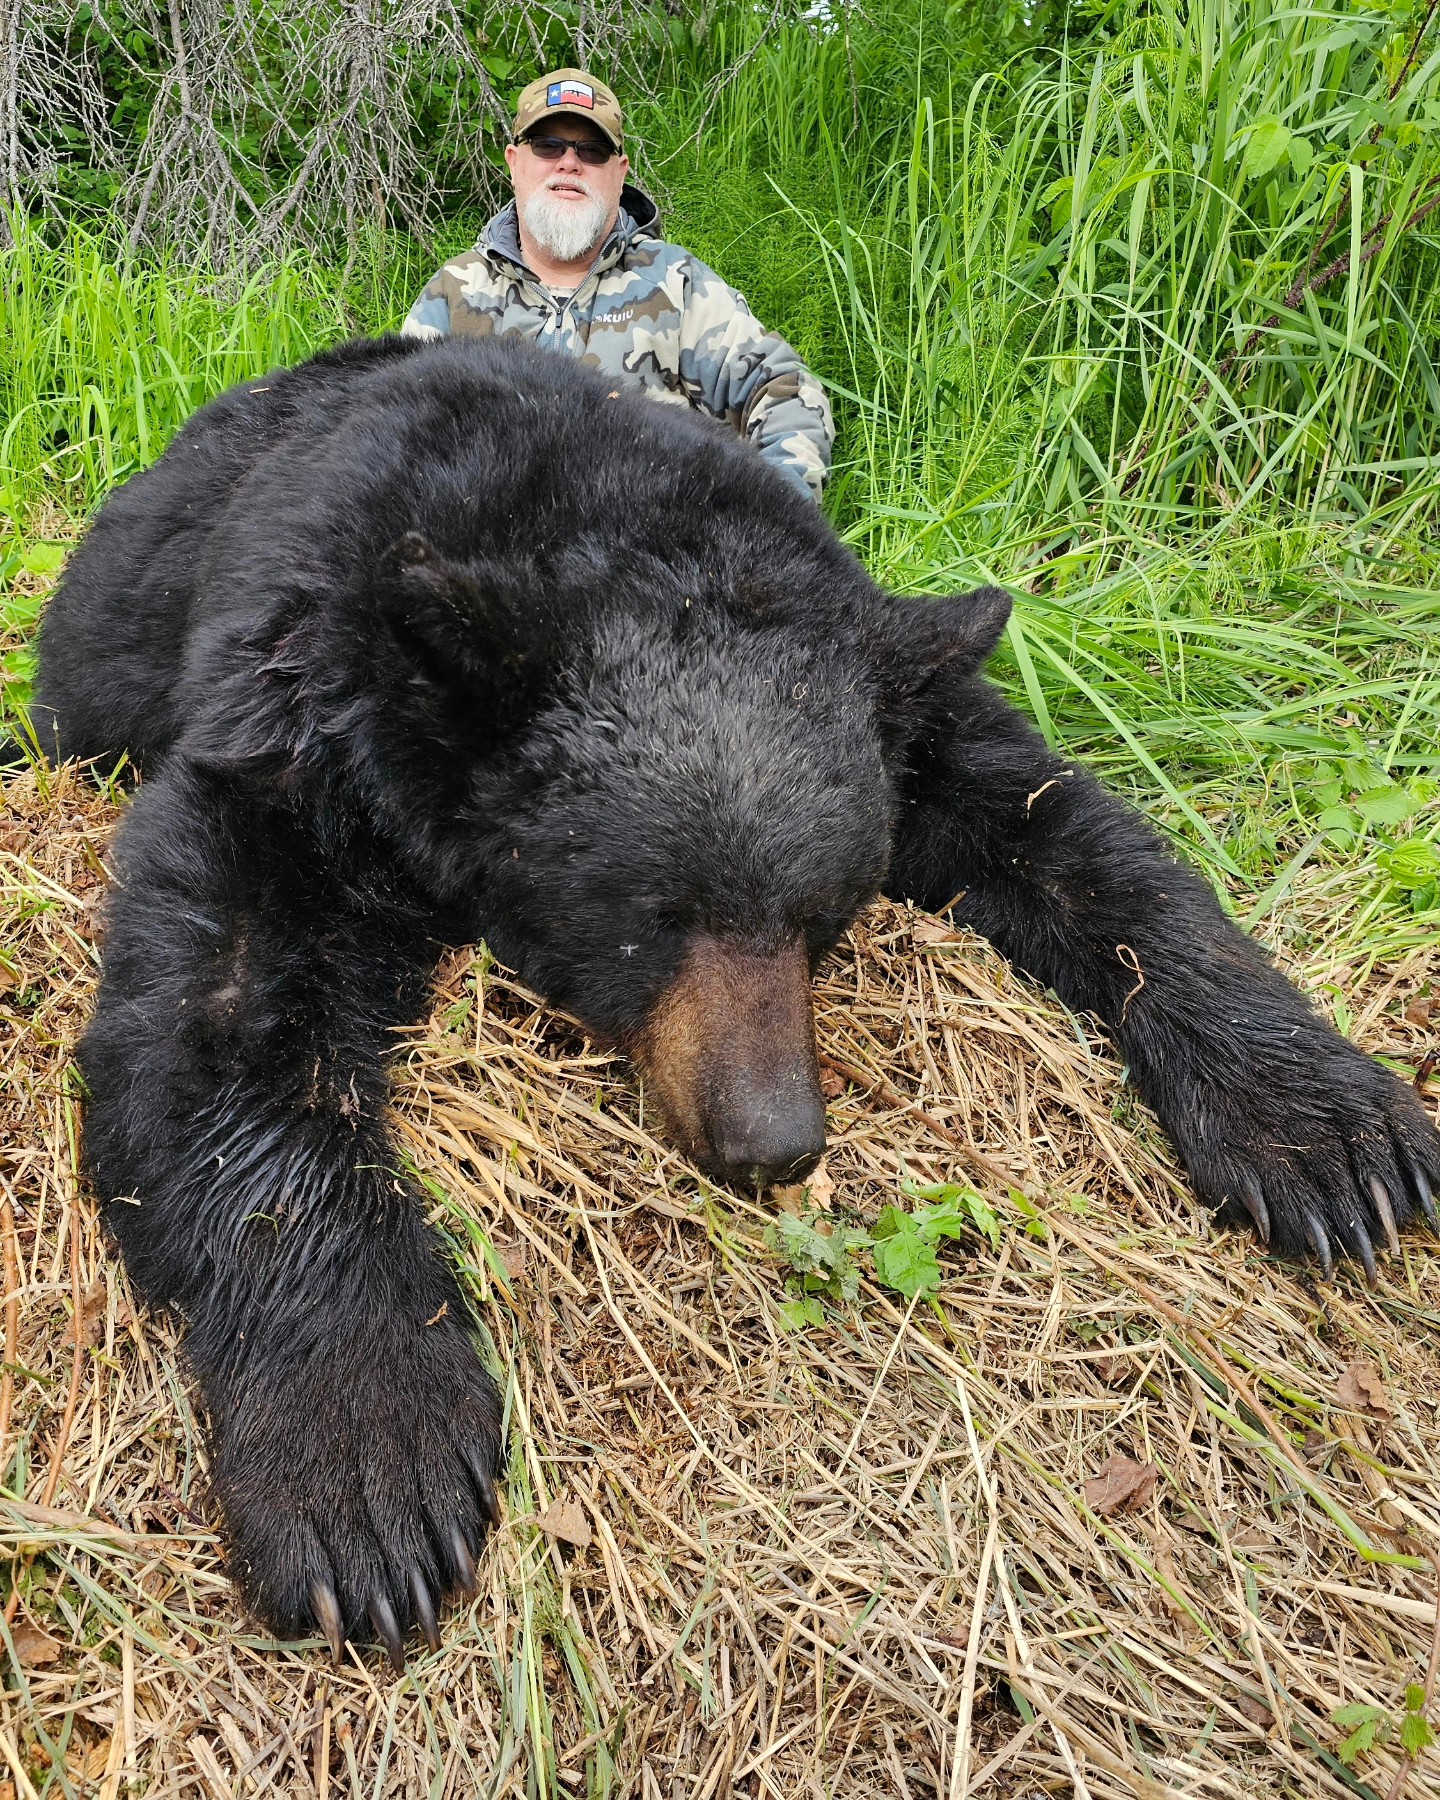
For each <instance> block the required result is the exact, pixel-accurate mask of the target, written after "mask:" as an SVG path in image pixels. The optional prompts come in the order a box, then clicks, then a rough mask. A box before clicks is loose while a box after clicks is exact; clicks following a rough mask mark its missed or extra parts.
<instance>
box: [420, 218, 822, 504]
mask: <svg viewBox="0 0 1440 1800" xmlns="http://www.w3.org/2000/svg"><path fill="white" fill-rule="evenodd" d="M659 223H660V214H659V211H658V209H657V208H656V205H655V202H654V201H653V200H652V199H651V198H650V196H649V195H648V194H645V193H642V192H641V190H640V189H639V188H637V187H632V186H630V185H628V184H627V186H626V187H625V189H624V192H623V193H622V195H621V204H620V213H619V217H618V218H617V220H616V223H615V229H614V230H613V231H612V232H611V233H610V236H609V237H608V238H607V239H606V240H605V244H604V246H603V248H602V249H601V251H600V254H599V256H597V257H596V259H595V263H594V266H593V267H592V268H591V270H590V273H589V274H588V275H587V276H586V277H585V279H584V281H582V282H581V283H580V285H579V287H578V288H576V289H575V291H574V292H573V293H571V294H559V293H551V291H550V290H549V289H548V288H546V287H544V286H543V285H542V284H541V282H540V281H539V280H538V278H537V277H536V276H535V275H533V274H532V273H531V271H530V270H529V268H528V267H527V266H526V264H525V259H524V256H523V254H522V252H521V249H520V231H519V225H518V222H517V220H516V216H515V202H514V201H513V200H512V201H511V202H510V204H509V205H508V206H507V207H505V209H504V210H503V211H502V212H499V213H497V214H496V216H495V217H494V218H493V219H492V220H491V221H490V223H489V224H488V225H487V226H486V227H485V230H484V231H483V232H482V233H481V236H480V241H479V243H478V244H476V246H475V248H474V249H473V250H467V251H465V252H464V253H463V254H462V255H460V256H457V257H456V258H455V259H454V260H453V261H452V262H448V263H446V265H445V267H444V268H443V269H441V271H440V273H439V274H438V275H437V276H436V277H435V279H434V280H433V281H431V282H430V283H429V285H428V286H427V287H426V289H425V291H424V292H423V293H422V294H421V296H420V298H419V299H418V300H417V301H416V302H415V304H414V306H412V307H411V309H410V312H409V315H408V316H407V318H406V320H405V323H404V325H403V326H402V327H401V332H402V335H403V336H405V337H417V338H438V337H445V336H448V335H450V334H451V333H454V334H455V335H457V336H473V337H490V336H511V335H513V336H516V337H521V338H526V339H528V340H529V341H530V342H532V343H534V344H537V345H539V346H540V348H542V349H545V350H557V351H559V352H560V353H561V354H562V355H565V356H574V357H577V358H578V359H579V360H580V361H581V362H583V363H585V364H587V365H588V366H589V367H590V368H592V369H598V370H600V372H601V373H602V374H605V375H613V376H615V377H617V378H619V379H622V380H624V381H625V382H626V383H627V384H629V385H633V384H637V383H638V385H639V386H640V387H642V388H643V389H644V390H645V392H646V393H648V394H650V395H652V396H653V397H654V398H655V399H656V400H668V401H672V402H677V403H679V404H680V405H682V406H685V405H688V406H692V407H697V408H699V409H701V410H703V411H705V412H708V413H711V414H713V415H714V417H716V418H717V419H723V420H724V421H725V422H726V423H727V424H729V425H731V426H733V427H734V429H735V430H736V431H738V432H739V433H740V434H741V436H742V437H745V438H747V439H748V440H749V441H750V442H751V443H752V444H754V446H755V448H756V449H757V450H758V451H759V452H760V454H761V455H762V456H763V457H764V458H765V459H766V460H767V461H768V462H771V463H773V464H774V465H775V467H776V468H777V469H780V470H782V471H783V472H784V473H785V474H786V475H788V476H789V477H790V479H791V480H792V481H795V482H798V483H799V484H800V485H801V486H802V487H804V488H805V489H806V491H807V492H808V493H809V494H810V495H811V496H812V497H813V498H815V499H816V500H818V499H819V498H820V490H821V489H822V487H823V486H824V484H825V477H826V476H827V475H828V474H829V472H830V452H831V447H832V445H833V444H834V441H835V427H834V424H833V422H832V420H831V417H830V406H829V402H828V401H827V400H826V398H825V393H824V390H823V389H822V388H821V386H820V384H819V382H818V381H816V379H815V377H814V376H813V375H812V374H811V373H810V371H809V370H808V369H807V368H806V367H805V365H804V363H802V362H801V360H800V358H799V357H798V356H797V355H796V354H795V352H794V351H793V350H792V349H791V348H790V346H789V344H787V343H786V342H785V340H784V338H782V337H777V336H776V335H775V333H774V332H771V331H766V330H765V328H764V327H763V326H762V325H761V324H760V321H759V320H758V319H757V318H756V317H755V315H754V313H752V312H751V310H750V308H749V307H748V306H747V305H746V304H745V297H744V295H743V294H738V293H737V292H736V291H735V289H734V288H732V287H729V286H727V285H726V283H725V282H723V281H722V280H721V279H720V277H719V276H718V275H717V274H716V273H715V271H714V270H713V269H708V268H706V266H705V264H704V263H702V262H700V261H699V260H698V259H697V258H695V257H693V256H692V255H691V254H690V252H689V251H688V250H683V249H682V248H681V247H680V246H679V245H678V244H670V243H666V242H665V240H664V239H663V238H662V237H660V236H659Z"/></svg>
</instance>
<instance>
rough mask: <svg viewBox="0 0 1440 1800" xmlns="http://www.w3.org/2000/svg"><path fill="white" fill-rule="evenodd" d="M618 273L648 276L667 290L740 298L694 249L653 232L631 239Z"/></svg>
mask: <svg viewBox="0 0 1440 1800" xmlns="http://www.w3.org/2000/svg"><path fill="white" fill-rule="evenodd" d="M621 271H623V272H625V273H630V272H634V273H636V274H640V273H646V274H649V275H650V276H651V277H652V279H654V280H655V281H656V282H657V283H662V282H663V283H664V285H665V286H667V287H669V286H671V285H672V283H681V284H683V285H684V287H685V288H686V289H688V290H689V291H690V292H692V293H694V292H699V291H702V290H703V291H705V292H709V293H725V294H730V295H733V296H734V297H735V298H736V299H741V296H740V294H739V293H738V292H737V290H736V289H735V288H732V287H731V286H730V285H729V283H728V282H726V281H724V280H722V279H721V277H720V276H719V275H717V274H716V273H715V271H714V270H713V269H712V268H711V267H710V266H709V264H708V263H704V262H702V261H701V260H700V258H699V257H698V256H697V255H696V254H695V252H694V251H693V250H689V249H687V248H686V246H685V245H684V244H677V243H675V242H674V240H673V239H671V238H662V237H659V236H657V235H656V234H655V233H653V232H648V231H646V232H640V233H637V235H636V236H634V237H632V238H631V240H630V242H629V244H628V245H627V246H626V250H625V254H624V256H623V257H622V258H621V260H620V263H619V270H618V271H617V272H621ZM742 304H743V300H742Z"/></svg>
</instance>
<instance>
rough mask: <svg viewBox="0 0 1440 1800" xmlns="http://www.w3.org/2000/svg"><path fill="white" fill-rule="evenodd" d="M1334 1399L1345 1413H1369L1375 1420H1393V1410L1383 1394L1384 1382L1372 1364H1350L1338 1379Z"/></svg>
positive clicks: (1386, 1395) (1361, 1362)
mask: <svg viewBox="0 0 1440 1800" xmlns="http://www.w3.org/2000/svg"><path fill="white" fill-rule="evenodd" d="M1335 1398H1336V1399H1337V1400H1338V1401H1339V1402H1340V1404H1341V1406H1343V1407H1344V1408H1345V1410H1346V1411H1347V1412H1362V1413H1369V1414H1370V1416H1371V1417H1372V1418H1375V1419H1393V1418H1394V1417H1395V1409H1394V1408H1393V1407H1392V1406H1391V1404H1390V1397H1389V1395H1388V1394H1387V1393H1386V1392H1385V1382H1384V1379H1383V1378H1382V1376H1381V1374H1380V1371H1379V1370H1378V1369H1377V1368H1376V1367H1375V1365H1374V1363H1368V1362H1366V1361H1364V1359H1363V1358H1362V1359H1360V1360H1359V1361H1356V1362H1353V1363H1351V1365H1350V1367H1349V1368H1348V1369H1347V1370H1346V1371H1345V1373H1344V1374H1343V1375H1342V1376H1341V1377H1340V1380H1339V1382H1338V1383H1337V1384H1336V1388H1335Z"/></svg>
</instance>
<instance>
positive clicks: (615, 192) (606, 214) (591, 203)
mask: <svg viewBox="0 0 1440 1800" xmlns="http://www.w3.org/2000/svg"><path fill="white" fill-rule="evenodd" d="M527 135H528V136H531V137H558V138H571V139H577V140H579V141H581V142H584V143H593V144H602V145H607V146H608V142H609V140H608V139H607V138H606V136H605V134H604V133H603V132H602V131H601V130H600V128H599V127H598V126H597V125H595V124H594V123H593V122H592V121H591V120H589V119H581V118H577V117H575V115H574V114H573V113H561V114H559V115H557V116H556V117H555V118H554V119H550V120H545V121H544V122H542V123H541V124H539V125H537V126H535V127H533V128H532V130H531V132H530V133H528V134H527ZM505 161H506V163H507V164H508V165H509V169H510V178H511V180H512V182H513V183H514V186H515V205H516V209H517V210H518V212H519V214H520V218H521V220H522V221H523V222H524V224H525V226H526V228H527V229H528V231H529V233H530V235H531V236H532V237H533V238H535V239H536V241H537V242H538V243H539V244H540V246H541V248H542V249H543V250H545V251H546V252H547V254H549V255H551V256H553V257H554V258H555V260H556V261H559V262H570V261H574V260H576V259H577V258H578V257H580V256H583V255H584V254H586V253H587V252H588V251H593V250H594V249H595V248H596V247H598V245H599V244H600V243H601V242H602V241H603V239H604V238H605V236H606V235H607V233H608V232H609V230H610V228H611V226H612V225H613V224H614V222H615V215H616V212H617V211H618V209H619V206H620V190H621V189H622V188H623V187H624V185H625V177H626V175H627V174H628V173H629V169H630V163H629V159H628V158H627V157H624V156H615V155H612V156H611V157H610V159H609V161H608V162H603V163H583V162H581V160H580V158H579V156H578V155H577V154H576V152H575V151H574V149H573V148H567V149H566V151H565V154H564V155H563V156H562V157H560V158H559V160H558V161H555V162H546V161H544V160H543V159H542V158H541V157H539V156H537V155H536V154H535V152H534V150H533V149H531V147H530V145H529V144H528V143H519V144H507V145H506V147H505ZM586 238H588V239H589V241H588V243H587V242H585V241H583V240H585V239H586Z"/></svg>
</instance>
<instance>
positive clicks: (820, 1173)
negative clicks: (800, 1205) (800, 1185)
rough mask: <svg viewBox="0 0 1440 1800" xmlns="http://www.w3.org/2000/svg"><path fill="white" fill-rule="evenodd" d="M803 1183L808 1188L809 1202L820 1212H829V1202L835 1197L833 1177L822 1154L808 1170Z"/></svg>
mask: <svg viewBox="0 0 1440 1800" xmlns="http://www.w3.org/2000/svg"><path fill="white" fill-rule="evenodd" d="M805 1185H806V1187H807V1188H809V1190H810V1204H811V1205H812V1206H818V1207H819V1208H820V1210H821V1212H829V1210H830V1202H831V1201H832V1200H833V1199H834V1198H835V1179H834V1177H833V1176H832V1175H831V1173H830V1171H829V1169H828V1168H827V1167H826V1166H825V1158H824V1157H823V1156H822V1157H821V1158H820V1160H819V1162H818V1163H816V1165H815V1167H814V1168H813V1169H812V1170H811V1171H810V1179H809V1180H808V1181H807V1182H806V1183H805Z"/></svg>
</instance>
